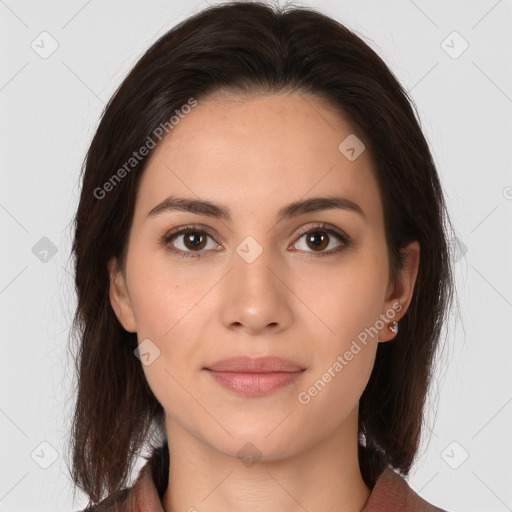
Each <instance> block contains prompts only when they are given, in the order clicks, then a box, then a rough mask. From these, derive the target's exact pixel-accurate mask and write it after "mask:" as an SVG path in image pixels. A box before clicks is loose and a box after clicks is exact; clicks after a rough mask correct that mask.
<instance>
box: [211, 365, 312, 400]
mask: <svg viewBox="0 0 512 512" xmlns="http://www.w3.org/2000/svg"><path fill="white" fill-rule="evenodd" d="M203 370H204V371H206V372H207V373H208V374H210V375H211V376H212V377H213V378H214V379H215V381H216V382H218V383H219V384H220V385H221V386H223V387H224V388H226V389H228V390H230V391H233V392H235V393H237V394H242V395H248V396H261V395H266V394H268V393H271V392H273V391H277V390H278V389H281V388H283V387H285V386H289V385H292V384H294V383H295V382H296V381H297V380H298V379H299V378H300V377H301V376H302V374H303V373H304V372H305V371H306V368H304V367H302V366H301V365H299V364H297V363H295V362H293V361H289V360H286V359H281V358H278V357H260V358H251V357H232V358H228V359H222V360H220V361H217V362H215V363H213V364H211V365H208V366H207V367H204V368H203Z"/></svg>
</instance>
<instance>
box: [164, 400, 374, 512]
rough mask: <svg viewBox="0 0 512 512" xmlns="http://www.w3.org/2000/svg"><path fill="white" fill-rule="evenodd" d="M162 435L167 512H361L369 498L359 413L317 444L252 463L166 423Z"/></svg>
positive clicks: (171, 423) (169, 422) (173, 423)
mask: <svg viewBox="0 0 512 512" xmlns="http://www.w3.org/2000/svg"><path fill="white" fill-rule="evenodd" d="M166 430H167V439H168V443H169V454H170V468H169V485H168V487H167V490H166V491H165V494H164V496H163V500H162V505H163V507H164V510H165V511H166V512H177V511H190V512H194V511H201V512H214V511H218V510H223V511H225V512H238V511H242V510H243V511H244V512H277V511H279V512H304V510H322V511H324V512H360V511H361V510H362V509H363V508H364V505H365V503H366V502H367V500H368V498H369V496H370V489H369V488H368V487H367V486H366V484H365V483H364V481H363V478H362V476H361V471H360V467H359V461H358V454H357V446H358V445H357V442H358V436H357V409H356V410H355V411H354V412H353V413H351V415H350V417H349V418H347V420H346V421H345V422H344V423H343V425H342V426H340V428H339V429H338V430H336V431H334V432H332V433H331V434H330V435H328V436H327V437H325V438H323V439H322V441H321V442H320V443H319V444H316V445H314V446H309V447H306V448H305V449H303V450H302V451H300V452H296V453H294V454H293V455H292V456H288V457H284V458H283V457H279V458H276V457H273V460H268V459H267V458H266V457H262V458H261V459H260V460H258V461H257V462H255V463H254V464H250V463H248V462H246V463H243V462H242V461H241V459H239V458H238V457H236V455H235V456H230V455H226V454H225V453H223V452H221V451H219V450H216V449H214V448H213V447H212V446H211V445H208V444H205V443H204V442H203V441H201V440H199V439H197V438H196V437H194V436H192V435H190V433H188V432H187V431H185V430H183V429H182V428H181V427H180V426H179V425H178V424H176V423H175V422H172V421H171V420H169V419H167V422H166ZM244 444H245V442H242V443H241V445H240V446H243V445H244Z"/></svg>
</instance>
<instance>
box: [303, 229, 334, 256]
mask: <svg viewBox="0 0 512 512" xmlns="http://www.w3.org/2000/svg"><path fill="white" fill-rule="evenodd" d="M305 236H306V243H307V244H308V246H309V247H311V248H312V249H314V250H315V251H316V250H319V251H322V250H324V249H325V248H326V247H327V246H328V245H329V235H328V234H327V233H326V232H325V231H315V232H313V233H307V234H306V235H305Z"/></svg>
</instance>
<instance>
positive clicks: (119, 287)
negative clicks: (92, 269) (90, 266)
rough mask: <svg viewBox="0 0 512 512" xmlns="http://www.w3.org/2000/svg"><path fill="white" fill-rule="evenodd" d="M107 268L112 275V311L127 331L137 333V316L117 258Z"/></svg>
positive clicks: (110, 289) (110, 293) (110, 296)
mask: <svg viewBox="0 0 512 512" xmlns="http://www.w3.org/2000/svg"><path fill="white" fill-rule="evenodd" d="M107 267H108V273H109V275H110V288H109V298H110V304H111V305H112V309H113V310H114V313H115V314H116V316H117V319H118V320H119V322H120V323H121V325H122V326H123V327H124V328H125V330H127V331H128V332H137V328H136V322H135V315H134V314H133V308H132V303H131V300H130V296H129V294H128V288H127V286H126V276H125V275H124V272H123V271H122V269H121V268H119V267H118V262H117V259H116V258H112V259H111V260H110V261H109V262H108V265H107Z"/></svg>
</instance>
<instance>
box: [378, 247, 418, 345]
mask: <svg viewBox="0 0 512 512" xmlns="http://www.w3.org/2000/svg"><path fill="white" fill-rule="evenodd" d="M401 252H402V254H403V259H404V264H403V268H402V269H401V270H400V271H399V274H398V281H397V283H396V285H395V284H394V283H392V282H390V283H389V285H388V289H387V292H386V301H385V302H384V310H383V311H382V313H383V314H384V315H386V312H387V315H386V317H387V318H388V320H387V321H386V322H385V325H384V327H383V328H382V329H381V330H380V331H379V341H389V340H391V339H393V338H394V337H395V336H396V334H395V333H394V332H393V331H392V330H391V329H389V327H388V322H392V321H395V322H398V321H399V320H400V319H401V318H402V317H403V316H404V315H405V313H406V311H407V308H408V307H409V304H410V303H411V300H412V296H413V292H414V285H415V283H416V277H417V276H418V268H419V264H420V244H419V242H417V241H416V240H415V241H413V242H410V243H409V244H408V245H407V246H406V247H404V248H403V249H402V251H401ZM393 312H394V313H395V314H394V315H393V314H392V313H393Z"/></svg>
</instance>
